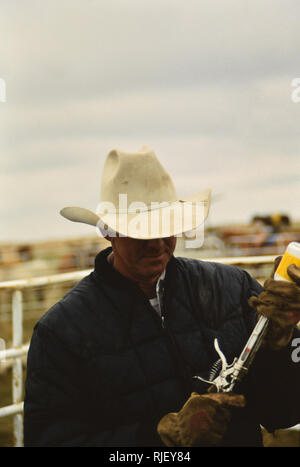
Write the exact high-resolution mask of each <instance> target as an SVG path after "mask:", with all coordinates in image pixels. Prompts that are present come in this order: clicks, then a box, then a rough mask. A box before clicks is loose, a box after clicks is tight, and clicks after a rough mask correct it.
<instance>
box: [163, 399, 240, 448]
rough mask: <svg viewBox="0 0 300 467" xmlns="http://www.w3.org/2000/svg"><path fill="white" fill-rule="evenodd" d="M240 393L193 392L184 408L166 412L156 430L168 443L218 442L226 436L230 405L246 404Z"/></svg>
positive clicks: (207, 443) (201, 444) (210, 444)
mask: <svg viewBox="0 0 300 467" xmlns="http://www.w3.org/2000/svg"><path fill="white" fill-rule="evenodd" d="M244 406H245V398H244V396H243V395H240V394H233V393H213V394H205V395H199V394H197V393H196V392H192V394H191V396H190V397H189V399H188V400H187V402H186V403H185V404H184V406H183V407H182V409H181V410H180V411H179V412H176V413H169V414H167V415H165V416H164V417H163V418H162V419H161V420H160V422H159V424H158V427H157V431H158V434H159V436H160V437H161V439H162V441H163V443H164V444H165V445H166V446H181V447H193V446H215V445H217V444H218V443H219V442H220V441H221V440H222V438H223V436H224V433H225V432H226V428H227V424H228V422H229V420H230V418H231V416H230V411H229V410H228V408H229V407H244Z"/></svg>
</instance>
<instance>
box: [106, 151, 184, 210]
mask: <svg viewBox="0 0 300 467" xmlns="http://www.w3.org/2000/svg"><path fill="white" fill-rule="evenodd" d="M120 194H126V195H127V205H128V206H130V204H131V203H135V202H142V203H144V204H145V205H147V206H149V207H150V206H151V203H153V202H159V203H162V202H168V203H171V202H174V201H177V200H178V196H177V193H176V189H175V186H174V184H173V181H172V179H171V177H170V175H169V173H168V172H167V171H166V170H165V168H164V167H163V166H162V164H161V163H160V161H159V160H158V158H157V157H156V154H155V153H154V151H153V150H152V149H151V148H149V147H148V146H143V147H142V148H141V149H140V150H139V151H138V152H135V153H129V152H124V151H120V150H118V149H113V150H112V151H110V153H109V154H108V156H107V158H106V161H105V164H104V168H103V173H102V181H101V195H100V199H101V201H102V202H104V201H106V202H110V203H113V205H114V206H115V208H116V209H118V207H119V199H120V198H119V195H120Z"/></svg>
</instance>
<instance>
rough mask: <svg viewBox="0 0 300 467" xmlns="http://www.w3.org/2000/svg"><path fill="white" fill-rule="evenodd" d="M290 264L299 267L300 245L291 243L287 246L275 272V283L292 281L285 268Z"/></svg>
mask: <svg viewBox="0 0 300 467" xmlns="http://www.w3.org/2000/svg"><path fill="white" fill-rule="evenodd" d="M290 264H295V265H296V266H297V267H298V268H299V267H300V243H298V242H291V243H289V245H288V246H287V248H286V250H285V252H284V255H283V257H282V259H281V261H280V263H279V265H278V267H277V269H276V271H275V274H274V279H275V280H277V281H289V282H292V279H291V278H290V276H289V275H288V273H287V268H288V266H290Z"/></svg>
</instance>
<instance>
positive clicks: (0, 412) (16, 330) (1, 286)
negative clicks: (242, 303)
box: [0, 256, 275, 447]
mask: <svg viewBox="0 0 300 467" xmlns="http://www.w3.org/2000/svg"><path fill="white" fill-rule="evenodd" d="M274 259H275V256H250V257H230V258H213V259H208V258H206V259H204V261H214V262H219V263H223V264H230V265H238V266H241V267H245V268H246V267H248V266H255V267H256V268H257V267H260V266H263V265H269V268H270V267H271V264H272V263H273V261H274ZM91 271H92V269H86V270H82V271H75V272H68V273H63V274H55V275H51V276H45V277H34V278H31V279H21V280H13V281H6V282H0V292H1V291H4V290H5V291H6V292H10V293H11V314H12V324H11V326H12V346H11V348H8V349H3V350H0V366H1V362H5V361H8V360H11V361H12V389H11V399H12V404H11V405H7V406H4V407H1V408H0V418H3V417H8V416H11V415H12V416H13V432H14V440H15V441H14V445H15V446H16V447H21V446H23V361H22V359H24V358H26V356H27V352H28V349H29V342H26V343H23V324H24V310H23V294H24V292H25V291H26V289H31V288H34V287H46V286H49V285H57V284H63V283H65V284H66V283H70V282H75V283H76V282H78V281H79V280H81V279H82V278H83V277H85V276H87V275H88V274H89V273H90V272H91ZM0 337H1V336H0Z"/></svg>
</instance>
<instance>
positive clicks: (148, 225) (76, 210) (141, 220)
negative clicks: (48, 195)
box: [60, 189, 211, 240]
mask: <svg viewBox="0 0 300 467" xmlns="http://www.w3.org/2000/svg"><path fill="white" fill-rule="evenodd" d="M210 200H211V190H210V189H207V190H204V191H201V192H199V193H196V194H194V195H191V196H189V197H187V198H184V199H180V200H178V201H175V202H172V203H165V205H163V203H161V204H160V205H159V207H158V208H156V209H149V210H144V211H141V212H139V211H138V210H136V211H135V212H125V213H124V212H113V213H112V212H104V213H94V212H92V211H90V210H88V209H85V208H82V207H76V206H74V207H65V208H63V209H62V210H61V211H60V214H61V215H62V216H63V217H65V218H66V219H68V220H71V221H73V222H80V223H84V224H89V225H93V226H96V227H98V228H100V230H101V232H102V234H103V231H104V232H107V234H108V235H111V236H112V234H114V233H118V234H119V235H120V236H124V237H130V238H136V239H144V240H147V239H154V238H165V237H172V236H175V235H177V236H178V235H181V234H183V233H185V232H188V231H191V230H194V229H196V228H197V227H199V226H200V225H202V224H203V222H204V221H205V219H206V218H207V216H208V213H209V208H210Z"/></svg>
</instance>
